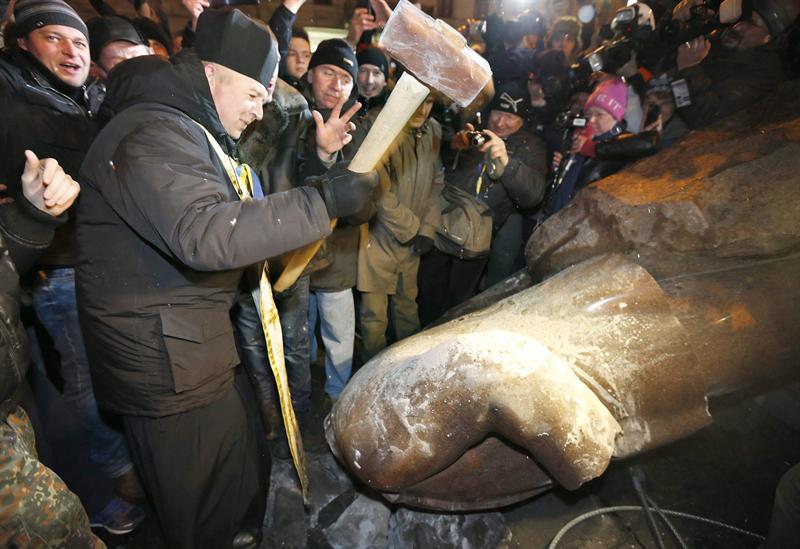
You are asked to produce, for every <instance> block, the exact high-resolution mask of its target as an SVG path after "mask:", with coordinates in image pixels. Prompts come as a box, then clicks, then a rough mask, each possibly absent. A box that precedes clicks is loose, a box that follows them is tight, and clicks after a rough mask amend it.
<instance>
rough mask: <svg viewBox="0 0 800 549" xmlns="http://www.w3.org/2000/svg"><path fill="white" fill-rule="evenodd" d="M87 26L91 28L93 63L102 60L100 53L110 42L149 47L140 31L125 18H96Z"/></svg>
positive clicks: (90, 39) (90, 47)
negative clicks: (118, 41)
mask: <svg viewBox="0 0 800 549" xmlns="http://www.w3.org/2000/svg"><path fill="white" fill-rule="evenodd" d="M86 26H87V27H88V28H89V51H90V53H91V55H92V60H93V61H97V60H98V59H99V58H100V52H101V51H103V48H104V47H105V46H106V44H108V43H109V42H116V41H117V40H122V41H125V42H130V43H131V44H136V45H139V46H147V45H148V42H147V40H145V38H144V36H142V33H140V32H139V29H137V28H136V26H135V25H134V24H133V23H132V22H131V21H129V20H128V19H126V18H125V17H118V16H116V15H113V16H105V17H95V18H93V19H90V20H89V22H88V23H87V24H86Z"/></svg>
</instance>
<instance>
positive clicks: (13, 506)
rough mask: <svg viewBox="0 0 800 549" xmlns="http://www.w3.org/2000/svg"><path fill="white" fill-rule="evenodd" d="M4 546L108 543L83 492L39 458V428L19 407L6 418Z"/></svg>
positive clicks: (1, 492)
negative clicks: (94, 525)
mask: <svg viewBox="0 0 800 549" xmlns="http://www.w3.org/2000/svg"><path fill="white" fill-rule="evenodd" d="M0 547H14V548H16V547H20V548H21V547H26V548H27V547H68V548H72V547H75V548H81V549H84V548H100V547H105V545H104V544H103V542H102V541H100V540H99V539H98V538H97V537H95V535H94V534H92V531H91V529H90V528H89V519H88V518H87V516H86V511H84V509H83V506H82V505H81V502H80V500H79V499H78V496H76V495H75V494H73V493H72V492H70V491H69V488H67V485H66V484H64V481H62V480H61V479H60V478H59V477H58V475H56V474H55V473H54V472H53V471H51V470H50V469H48V468H47V467H45V466H44V465H42V464H41V463H40V462H39V460H38V459H36V443H35V439H34V434H33V428H32V426H31V422H30V420H29V419H28V416H27V414H26V413H25V411H24V410H23V409H22V408H20V407H19V406H18V407H17V409H16V410H15V411H14V412H12V413H11V414H9V415H8V417H7V418H6V419H4V420H0Z"/></svg>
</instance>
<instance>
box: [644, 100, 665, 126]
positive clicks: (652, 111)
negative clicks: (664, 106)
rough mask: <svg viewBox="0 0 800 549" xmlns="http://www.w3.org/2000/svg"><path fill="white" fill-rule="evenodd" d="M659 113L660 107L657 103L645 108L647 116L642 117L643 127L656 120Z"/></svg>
mask: <svg viewBox="0 0 800 549" xmlns="http://www.w3.org/2000/svg"><path fill="white" fill-rule="evenodd" d="M659 114H661V108H659V106H658V105H651V106H650V108H649V109H648V110H647V116H646V117H645V119H644V126H643V127H644V128H647V127H649V126H650V124H653V123H654V122H655V121H656V120H658V115H659Z"/></svg>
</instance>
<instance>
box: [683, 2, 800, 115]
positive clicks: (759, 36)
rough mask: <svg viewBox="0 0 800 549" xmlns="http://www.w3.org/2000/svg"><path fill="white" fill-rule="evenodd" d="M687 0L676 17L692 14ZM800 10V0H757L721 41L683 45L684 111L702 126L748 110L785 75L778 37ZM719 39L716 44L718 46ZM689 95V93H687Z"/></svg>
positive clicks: (702, 39)
mask: <svg viewBox="0 0 800 549" xmlns="http://www.w3.org/2000/svg"><path fill="white" fill-rule="evenodd" d="M693 4H698V0H684V1H683V2H681V3H680V4H678V6H676V7H675V10H674V12H673V16H674V17H675V18H678V19H686V18H688V17H690V15H689V13H690V12H689V9H690V7H691V5H693ZM798 13H800V2H798V0H753V2H752V12H751V13H750V14H747V13H744V14H743V15H742V17H741V19H740V20H739V22H737V23H736V24H735V25H733V26H732V27H730V28H728V29H726V30H725V31H724V32H722V34H721V36H720V37H719V40H718V41H714V42H712V41H709V40H708V39H707V38H706V37H700V38H696V39H694V40H691V41H689V42H686V43H685V44H682V45H681V46H680V47H679V48H678V56H677V68H678V79H679V80H677V81H675V82H673V90H674V91H678V90H681V91H680V92H679V93H677V94H676V98H677V99H678V101H677V102H678V109H679V110H678V112H679V113H680V114H681V116H682V117H683V119H684V120H685V121H686V122H687V123H688V124H689V126H690V127H691V128H699V127H703V126H706V125H708V124H710V123H711V122H714V121H715V120H718V119H720V118H722V117H724V116H727V115H729V114H731V113H734V112H736V111H738V110H740V109H743V108H745V107H747V106H749V105H751V104H753V103H754V102H755V101H757V100H758V99H759V98H761V97H762V96H763V95H764V94H765V93H767V92H768V91H770V90H772V89H773V88H774V87H775V86H776V84H778V83H779V82H781V81H782V80H784V79H785V74H784V71H783V69H782V66H781V56H780V45H779V41H778V40H777V39H778V38H779V37H780V36H781V35H782V34H783V32H784V31H785V30H786V29H787V28H788V27H789V26H791V25H792V23H794V21H795V20H796V19H797V15H798ZM712 44H713V45H712ZM681 96H683V97H681Z"/></svg>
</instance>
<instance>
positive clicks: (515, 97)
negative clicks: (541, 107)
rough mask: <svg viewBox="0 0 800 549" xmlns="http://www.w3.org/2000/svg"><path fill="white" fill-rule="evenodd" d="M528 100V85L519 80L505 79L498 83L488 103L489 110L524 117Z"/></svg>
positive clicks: (528, 103)
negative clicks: (492, 97)
mask: <svg viewBox="0 0 800 549" xmlns="http://www.w3.org/2000/svg"><path fill="white" fill-rule="evenodd" d="M530 102H531V101H530V96H529V95H528V87H527V86H526V85H525V84H524V83H522V82H520V81H519V80H507V81H505V82H503V83H501V84H498V86H497V90H496V91H495V94H494V99H492V102H491V103H489V110H490V111H503V112H507V113H511V114H516V115H517V116H522V117H525V115H526V114H527V113H528V106H529V105H530Z"/></svg>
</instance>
